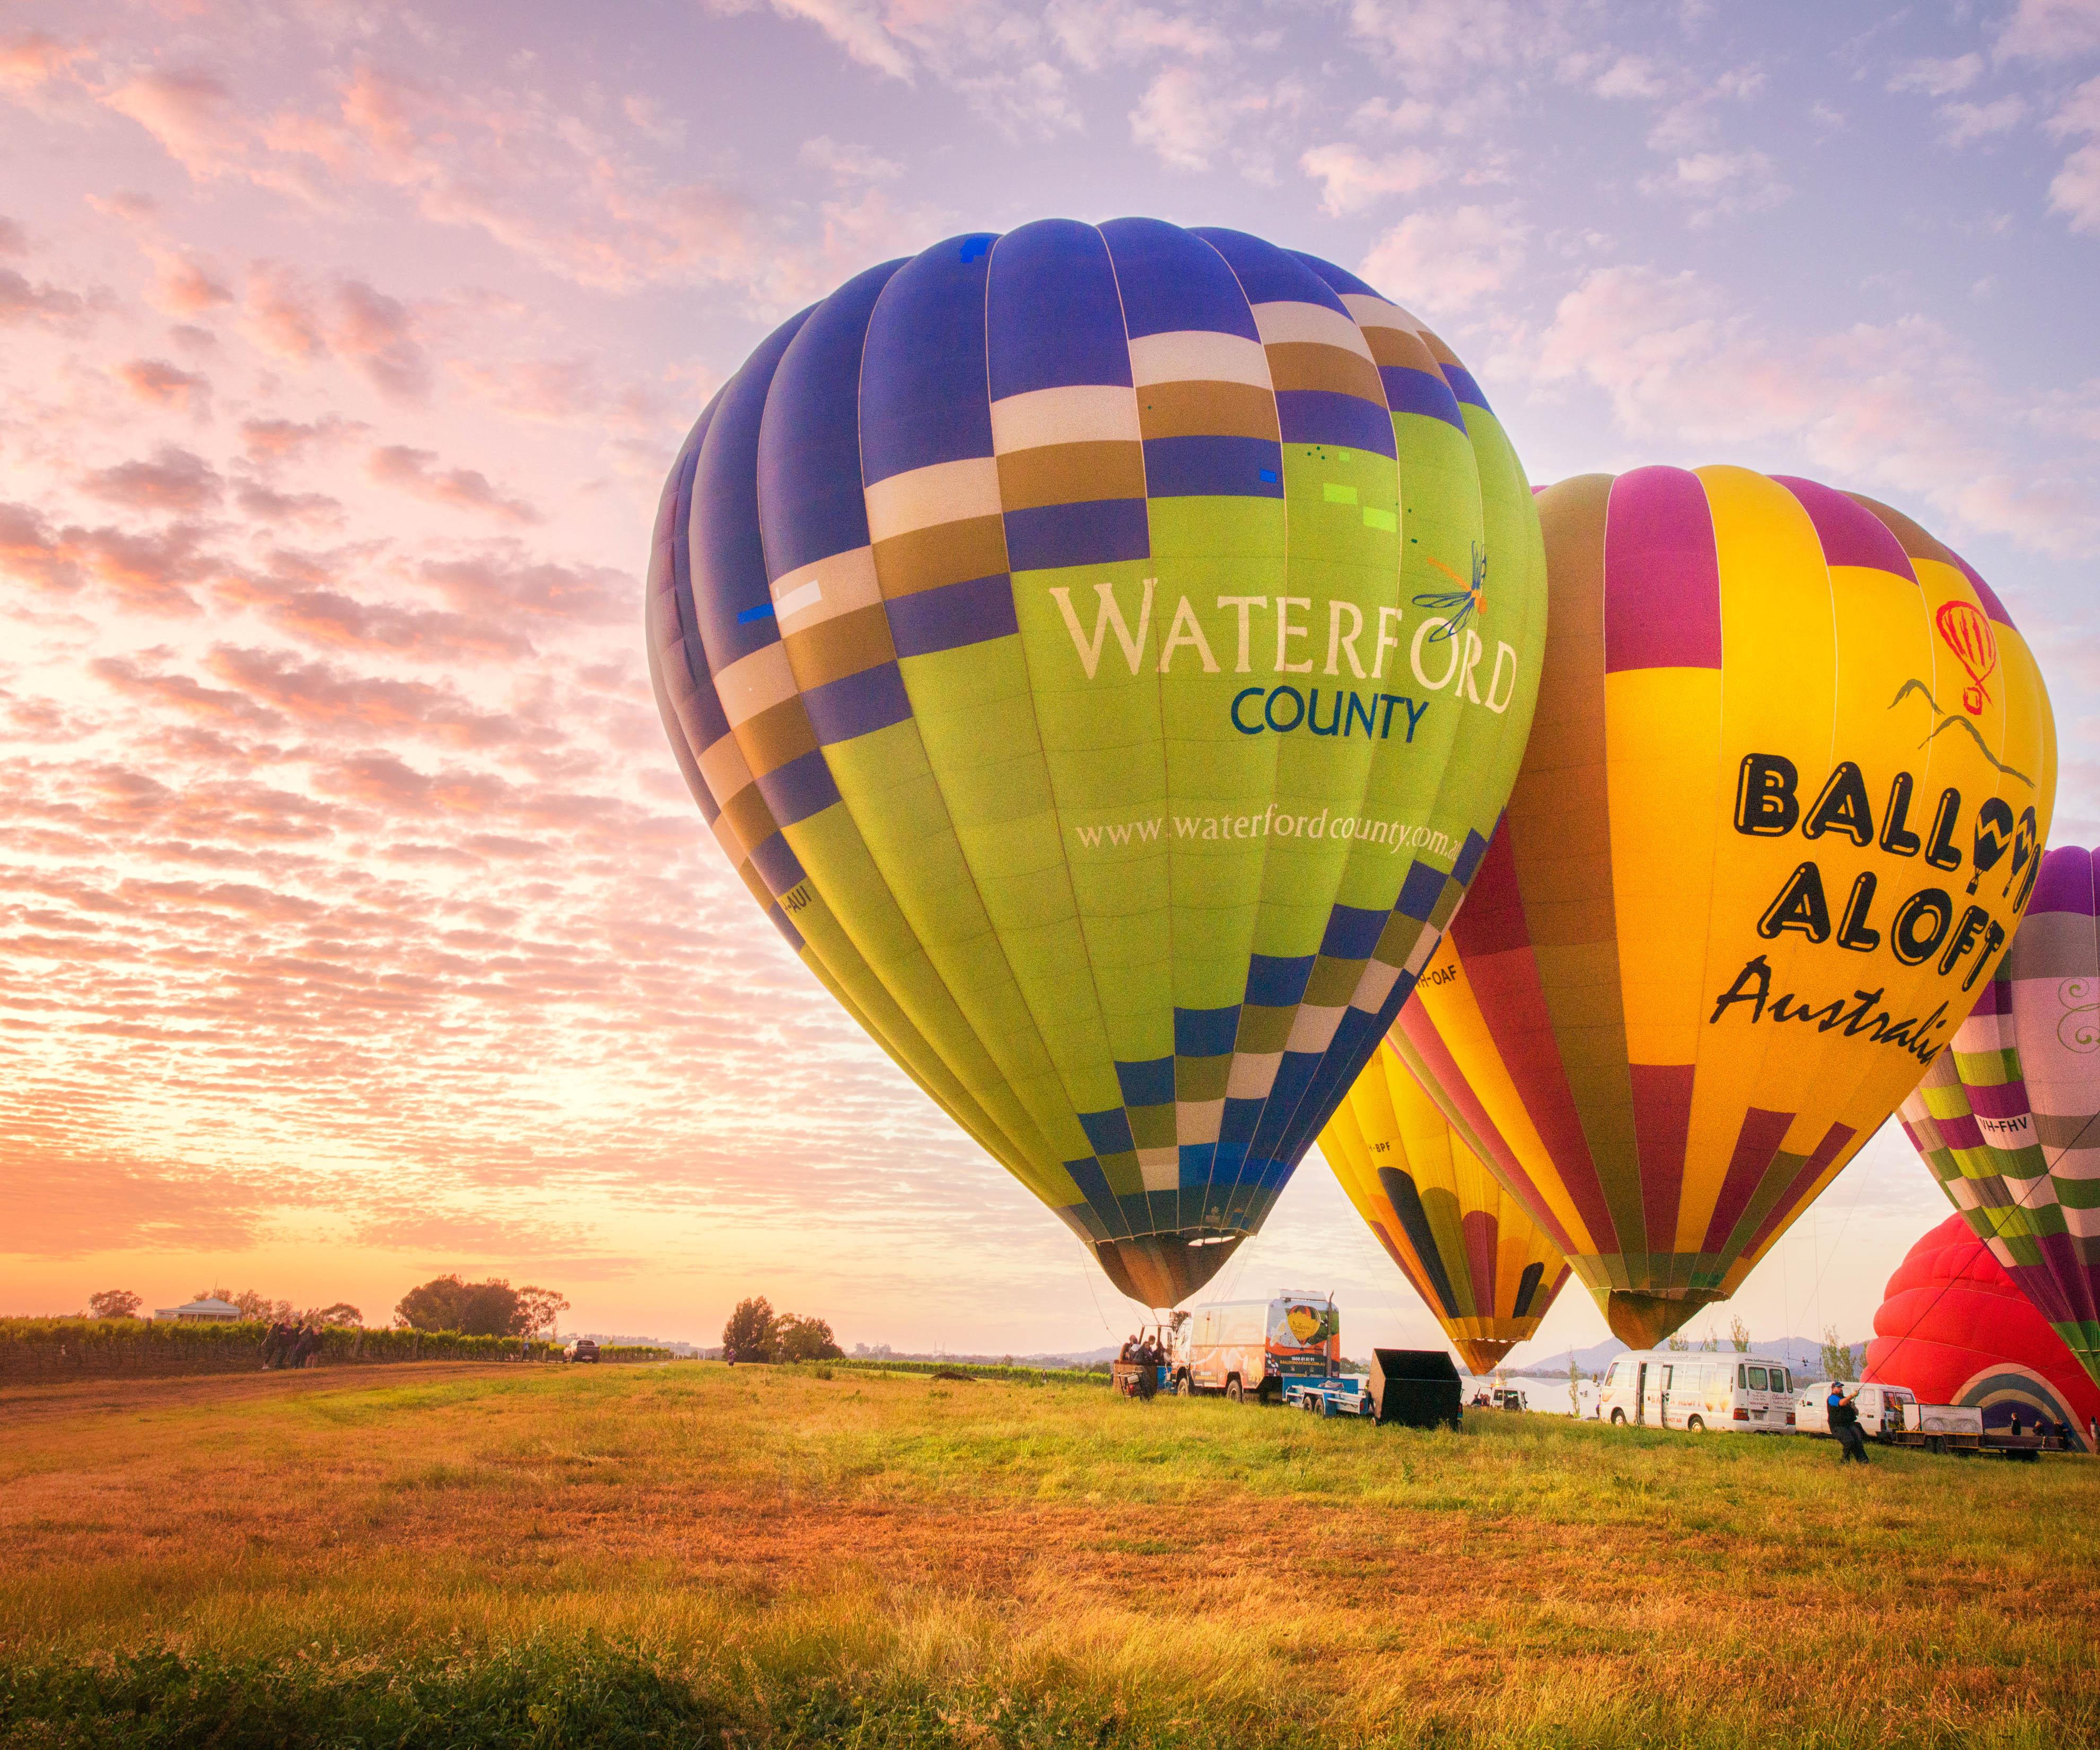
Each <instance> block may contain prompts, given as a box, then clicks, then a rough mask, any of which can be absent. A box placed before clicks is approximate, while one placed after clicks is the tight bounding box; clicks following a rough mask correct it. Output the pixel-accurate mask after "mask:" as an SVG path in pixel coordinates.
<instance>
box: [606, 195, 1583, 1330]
mask: <svg viewBox="0 0 2100 1750" xmlns="http://www.w3.org/2000/svg"><path fill="white" fill-rule="evenodd" d="M1545 615H1546V596H1545V583H1544V562H1543V556H1542V549H1541V545H1540V540H1539V532H1538V520H1537V515H1536V514H1535V512H1534V511H1533V507H1532V500H1531V494H1530V491H1529V488H1528V487H1527V485H1526V483H1525V481H1524V475H1523V472H1522V470H1521V469H1520V466H1519V465H1518V462H1517V460H1516V457H1515V454H1514V452H1512V451H1511V447H1510V444H1509V442H1508V440H1507V438H1506V437H1505V436H1504V435H1503V433H1502V428H1501V426H1500V425H1498V423H1497V421H1496V420H1495V417H1494V415H1493V413H1492V412H1489V408H1488V406H1487V403H1486V402H1485V399H1483V398H1482V396H1481V394H1480V389H1479V387H1478V386H1477V385H1476V383H1475V382H1474V381H1473V378H1472V377H1471V376H1470V375H1469V374H1468V373H1467V372H1466V370H1465V369H1464V368H1462V366H1461V365H1460V364H1458V360H1457V359H1455V358H1454V356H1453V355H1452V354H1451V352H1450V351H1449V349H1448V348H1446V347H1445V346H1444V345H1443V344H1442V342H1440V341H1439V340H1438V339H1437V338H1436V337H1435V336H1434V335H1433V334H1432V333H1429V332H1428V331H1427V329H1426V328H1423V325H1422V324H1420V323H1419V322H1418V321H1417V320H1415V319H1414V317H1412V316H1410V315H1408V314H1407V313H1406V312H1405V311H1403V310H1401V308H1400V307H1399V306H1396V305H1395V304H1392V303H1391V302H1387V300H1386V299H1385V298H1383V297H1381V296H1380V295H1379V294H1378V293H1375V292H1374V291H1373V290H1372V289H1370V287H1369V286H1367V285H1365V284H1364V283H1363V282H1362V281H1361V280H1358V279H1357V278H1356V277H1355V276H1352V275H1351V274H1348V273H1346V272H1344V271H1342V270H1341V269H1339V268H1338V267H1332V266H1330V265H1329V264H1328V263H1326V262H1321V261H1318V260H1316V259H1315V258H1312V257H1310V256H1308V255H1304V254H1299V253H1294V252H1292V251H1290V250H1286V249H1277V248H1276V247H1274V246H1273V245H1270V244H1268V243H1264V242H1263V241H1261V240H1259V239H1257V238H1255V237H1251V236H1245V235H1242V233H1239V232H1237V231H1219V230H1193V231H1191V230H1182V229H1180V228H1178V227H1175V226H1172V225H1168V224H1164V223H1160V222H1158V221H1157V220H1153V219H1142V218H1126V219H1117V220H1114V221H1111V222H1110V223H1106V224H1103V225H1101V226H1098V227H1096V226H1092V225H1084V224H1079V223H1074V222H1072V221H1070V220H1064V219H1049V220H1044V221H1042V222H1040V223H1035V224H1030V225H1026V226H1023V227H1021V228H1020V229H1019V230H1017V231H1010V232H1008V233H1007V234H1005V235H1004V236H986V235H977V236H961V237H955V238H951V239H949V240H947V241H946V242H944V243H941V244H937V245H935V246H934V247H933V248H931V249H927V250H926V251H925V252H924V253H922V254H920V255H918V256H916V257H914V258H912V259H911V260H909V261H898V262H885V264H883V265H882V266H881V267H874V268H871V269H869V270H868V271H867V272H865V273H863V274H862V275H860V276H858V277H857V278H855V279H854V280H849V282H848V283H847V284H845V285H844V286H842V287H840V289H838V290H837V291H836V292H835V293H832V296H831V297H829V298H826V299H825V300H823V302H821V303H819V304H817V305H815V306H813V307H812V308H810V309H809V310H806V311H803V312H802V313H801V315H797V316H795V317H794V318H792V320H789V321H787V323H785V324H783V325H782V326H781V327H780V328H779V329H778V330H776V331H775V332H774V333H773V334H772V335H771V336H770V337H769V338H768V339H767V340H766V341H765V343H764V344H763V345H761V346H760V347H759V348H758V349H757V350H756V351H755V352H754V353H753V354H752V355H751V357H750V359H748V360H747V361H746V362H745V364H744V365H743V368H742V369H741V370H740V371H739V372H738V373H737V374H736V376H735V377H734V378H733V379H731V381H730V382H729V383H728V384H727V385H726V386H725V387H724V388H723V389H722V390H721V393H720V394H718V395H717V396H716V397H715V399H713V401H712V403H709V405H708V408H707V409H706V410H705V411H704V412H703V413H702V414H701V415H700V417H699V421H698V422H697V423H696V424H695V426H694V427H693V430H692V432H691V434H690V436H689V437H688V438H687V439H686V443H685V446H684V447H683V448H682V450H681V451H680V452H679V455H678V458H677V462H676V463H675V464H674V465H673V468H672V470H671V474H670V478H669V480H668V483H666V485H665V488H664V498H663V504H662V507H661V509H660V514H659V517H658V520H657V527H656V534H655V550H654V553H653V554H652V559H651V570H650V577H649V584H648V609H647V626H648V642H649V655H650V663H651V673H652V676H653V677H654V680H655V687H656V694H657V699H658V703H659V704H660V707H661V710H662V712H663V717H664V726H665V728H666V730H667V731H668V734H669V736H670V738H671V743H672V747H673V752H675V754H676V756H677V760H678V763H679V766H680V768H681V769H682V771H683V773H684V774H685V777H686V782H687V784H688V785H689V786H690V788H691V790H692V792H693V795H694V796H695V799H696V800H698V801H699V805H700V808H701V809H702V811H703V813H705V815H706V816H707V817H708V820H709V821H710V822H711V823H712V826H713V828H714V831H715V834H716V836H717V839H718V840H720V842H721V845H722V848H723V849H724V850H725V852H726V853H727V854H728V856H729V857H730V861H731V862H733V863H734V864H735V866H736V867H737V870H738V871H739V874H741V875H742V876H743V879H744V881H745V883H746V884H747V885H748V887H749V888H750V889H751V892H752V897H754V898H755V899H756V900H757V901H758V903H759V904H760V906H762V907H763V908H764V909H765V912H766V914H767V915H768V916H770V918H771V919H772V920H773V923H774V927H775V928H778V929H779V931H780V932H781V933H782V935H783V937H786V939H787V941H788V943H789V944H790V945H791V946H792V947H793V948H794V950H795V951H796V954H798V955H800V957H801V959H802V960H803V962H804V963H805V964H806V965H807V966H808V967H809V968H810V971H811V972H814V974H815V975H816V976H817V977H818V979H819V980H820V981H822V982H823V984H824V985H825V986H826V988H827V989H828V990H830V991H831V993H832V994H833V995H834V996H835V997H836V998H837V999H838V1000H839V1002H840V1003H842V1004H843V1005H844V1006H845V1008H846V1009H847V1011H848V1012H849V1013H850V1014H851V1015H852V1016H854V1019H855V1020H857V1021H858V1022H859V1023H860V1025H862V1027H864V1028H865V1029H867V1031H868V1033H869V1034H871V1036H872V1037H873V1038H875V1039H876V1041H877V1042H878V1043H880V1045H881V1046H882V1047H883V1048H884V1049H885V1051H888V1052H889V1055H890V1056H891V1057H892V1058H893V1059H894V1060H896V1062H897V1063H898V1065H899V1066H900V1067H901V1068H902V1069H904V1070H905V1072H906V1073H907V1074H909V1075H910V1076H911V1078H913V1079H914V1080H915V1082H918V1084H919V1085H920V1087H922V1088H924V1090H925V1091H927V1093H929V1095H932V1096H933V1099H934V1100H937V1101H938V1102H939V1104H941V1105H942V1108H943V1109H945V1110H946V1111H947V1112H948V1113H950V1115H951V1116H952V1117H954V1118H955V1122H957V1123H958V1124H960V1125H961V1126H962V1127H963V1128H964V1130H965V1131H968V1134H969V1135H971V1136H972V1137H973V1138H974V1139H976V1140H977V1142H978V1143H979V1144H982V1146H983V1148H985V1149H986V1151H987V1152H988V1153H990V1154H991V1155H993V1156H994V1157H996V1158H997V1159H998V1160H999V1161H1000V1162H1002V1163H1003V1164H1004V1166H1006V1167H1007V1168H1008V1170H1010V1171H1012V1173H1013V1174H1014V1175H1016V1176H1017V1177H1018V1178H1019V1179H1021V1181H1022V1183H1024V1184H1026V1185H1027V1186H1028V1188H1030V1190H1032V1191H1033V1192H1035V1194H1036V1195H1037V1196H1038V1197H1040V1198H1041V1199H1042V1200H1043V1201H1044V1202H1045V1203H1046V1204H1048V1205H1049V1206H1050V1207H1051V1208H1052V1210H1055V1211H1056V1212H1057V1214H1058V1215H1059V1216H1060V1217H1061V1218H1062V1219H1063V1220H1064V1221H1065V1223H1066V1225H1068V1226H1069V1227H1070V1228H1071V1229H1072V1230H1073V1232H1074V1233H1076V1234H1078V1235H1079V1236H1080V1238H1081V1239H1082V1240H1083V1241H1085V1243H1086V1244H1087V1245H1088V1246H1089V1247H1090V1248H1092V1250H1093V1251H1094V1253H1095V1254H1096V1257H1097V1258H1098V1259H1100V1261H1101V1265H1102V1267H1103V1268H1104V1269H1105V1270H1106V1271H1107V1272H1108V1274H1109V1276H1110V1278H1111V1279H1112V1280H1113V1281H1114V1283H1115V1285H1117V1287H1118V1288H1119V1289H1122V1290H1123V1292H1124V1293H1125V1294H1129V1295H1131V1296H1132V1297H1133V1298H1136V1299H1137V1300H1140V1301H1142V1302H1145V1303H1148V1304H1150V1305H1153V1306H1167V1305H1171V1304H1172V1303H1176V1302H1177V1301H1179V1300H1180V1299H1182V1298H1184V1297H1185V1296H1186V1295H1188V1294H1190V1293H1192V1292H1193V1290H1194V1289H1197V1288H1198V1287H1200V1286H1201V1285H1202V1284H1203V1283H1204V1282H1205V1281H1207V1280H1208V1279H1209V1278H1210V1277H1211V1276H1212V1275H1213V1274H1214V1273H1215V1272H1216V1270H1217V1268H1218V1267H1219V1266H1220V1264H1222V1263H1224V1260H1225V1259H1226V1258H1228V1257H1229V1256H1230V1255H1231V1254H1232V1252H1233V1250H1234V1248H1235V1247H1236V1246H1237V1244H1238V1243H1239V1242H1240V1241H1242V1240H1244V1239H1245V1238H1246V1236H1249V1235H1250V1234H1252V1233H1254V1232H1256V1231H1257V1230H1258V1229H1259V1228H1260V1226H1261V1223H1262V1220H1263V1219H1264V1216H1265V1215H1266V1214H1267V1213H1268V1210H1269V1208H1270V1206H1272V1205H1273V1203H1274V1201H1275V1200H1276V1197H1277V1194H1278V1193H1279V1192H1281V1191H1282V1188H1283V1185H1284V1183H1285V1181H1286V1179H1288V1178H1289V1177H1290V1172H1291V1170H1292V1168H1293V1167H1294V1166H1295V1164H1296V1163H1297V1162H1298V1161H1299V1158H1300V1157H1301V1156H1303V1155H1304V1153H1305V1151H1306V1149H1307V1148H1308V1146H1309V1145H1310V1144H1312V1140H1313V1139H1314V1138H1315V1137H1316V1136H1317V1135H1318V1134H1319V1131H1320V1129H1321V1126H1322V1125H1323V1124H1324V1123H1325V1122H1326V1120H1327V1118H1328V1117H1329V1115H1330V1113H1332V1112H1333V1110H1334V1109H1335V1104H1336V1103H1337V1102H1338V1101H1339V1100H1340V1099H1341V1098H1342V1095H1343V1092H1344V1091H1345V1090H1346V1089H1347V1088H1348V1086H1349V1084H1350V1082H1352V1080H1353V1078H1355V1076H1356V1075H1357V1072H1358V1071H1359V1070H1360V1069H1361V1068H1362V1067H1363V1065H1364V1063H1365V1060H1366V1059H1367V1058H1368V1057H1369V1056H1370V1052H1371V1051H1372V1049H1373V1048H1374V1047H1375V1045H1376V1044H1377V1043H1378V1041H1379V1038H1381V1037H1382V1036H1383V1034H1384V1032H1385V1030H1386V1029H1387V1026H1388V1025H1390V1023H1391V1022H1392V1018H1393V1016H1394V1015H1395V1013H1396V1011H1397V1010H1398V1008H1399V1007H1400V1005H1401V1003H1403V1002H1405V1000H1406V998H1407V995H1408V993H1409V992H1410V990H1412V989H1413V987H1414V978H1415V976H1416V975H1417V973H1418V972H1419V971H1420V969H1421V968H1422V966H1423V963H1424V961H1426V960H1427V958H1428V955H1429V954H1430V951H1431V950H1432V949H1433V948H1434V947H1435V946H1436V941H1437V940H1438V938H1439V937H1440V934H1441V932H1442V931H1443V928H1444V926H1445V923H1447V922H1448V920H1449V918H1450V915H1451V913H1452V911H1453V910H1454V907H1456V906H1457V905H1458V901H1459V899H1460V897H1461V896H1462V894H1463V893H1464V891H1465V888H1466V884H1467V881H1468V880H1469V879H1471V875H1472V874H1473V871H1474V870H1475V868H1476V866H1477V865H1478V863H1479V862H1480V856H1481V853H1482V850H1483V848H1484V846H1485V843H1486V841H1487V838H1488V836H1489V834H1490V833H1491V832H1492V831H1493V827H1494V824H1495V822H1496V819H1497V818H1498V815H1499V813H1500V812H1501V809H1502V804H1503V803H1504V801H1505V800H1506V799H1507V796H1508V795H1509V791H1510V786H1511V781H1512V779H1513V777H1514V774H1515V770H1516V768H1517V765H1518V761H1519V759H1520V756H1521V754H1522V752H1523V749H1524V740H1525V737H1526V734H1527V733H1528V731H1529V727H1530V722H1531V715H1532V707H1533V700H1534V698H1535V695H1536V693H1537V681H1538V659H1539V655H1540V652H1541V650H1542V648H1543V643H1544V633H1545Z"/></svg>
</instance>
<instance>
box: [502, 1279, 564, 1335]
mask: <svg viewBox="0 0 2100 1750" xmlns="http://www.w3.org/2000/svg"><path fill="white" fill-rule="evenodd" d="M568 1310H569V1302H568V1297H567V1295H565V1294H558V1293H556V1292H555V1290H554V1289H551V1288H534V1287H533V1286H532V1285H531V1284H530V1283H527V1285H525V1286H524V1287H523V1288H521V1289H518V1323H517V1326H516V1328H515V1329H513V1330H512V1332H511V1333H510V1334H511V1335H512V1336H514V1337H536V1336H538V1335H539V1334H540V1333H541V1332H543V1331H544V1332H545V1333H546V1334H547V1335H548V1336H549V1337H552V1336H553V1335H554V1321H555V1320H557V1319H558V1318H560V1317H561V1316H562V1314H563V1313H565V1312H567V1311H568Z"/></svg>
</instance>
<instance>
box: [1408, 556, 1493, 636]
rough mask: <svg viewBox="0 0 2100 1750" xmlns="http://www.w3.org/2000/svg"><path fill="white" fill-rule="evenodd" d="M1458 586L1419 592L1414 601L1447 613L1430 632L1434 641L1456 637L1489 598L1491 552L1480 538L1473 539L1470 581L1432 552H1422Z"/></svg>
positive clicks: (1442, 613)
mask: <svg viewBox="0 0 2100 1750" xmlns="http://www.w3.org/2000/svg"><path fill="white" fill-rule="evenodd" d="M1422 557H1423V558H1425V559H1427V561H1428V562H1430V563H1431V564H1432V565H1433V566H1436V569H1437V570H1438V571H1441V572H1442V573H1443V574H1444V575H1445V576H1446V577H1448V578H1449V579H1450V580H1451V581H1452V582H1453V583H1454V584H1457V585H1458V588H1456V589H1455V590H1451V591H1448V592H1445V593H1434V592H1432V593H1430V594H1427V595H1420V596H1417V597H1415V598H1414V605H1415V606H1417V607H1421V608H1427V609H1428V610H1429V611H1430V612H1432V614H1441V615H1444V616H1445V619H1444V624H1442V625H1440V626H1439V627H1438V628H1436V630H1435V631H1434V632H1432V633H1430V634H1429V641H1430V642H1431V643H1432V644H1441V643H1443V642H1444V641H1445V639H1447V638H1455V637H1457V636H1458V630H1459V628H1461V627H1462V626H1463V625H1464V624H1466V622H1467V620H1469V619H1471V618H1472V617H1473V611H1474V610H1475V609H1476V608H1477V607H1479V606H1480V604H1481V603H1482V602H1485V600H1486V599H1487V594H1488V555H1487V550H1486V549H1485V548H1483V547H1482V546H1481V545H1480V543H1479V542H1478V541H1475V542H1474V543H1473V580H1472V581H1471V583H1470V584H1469V583H1467V581H1466V580H1465V579H1464V578H1462V577H1461V576H1459V575H1458V573H1457V572H1456V571H1453V570H1452V569H1451V567H1450V566H1448V565H1446V564H1445V562H1443V561H1442V560H1441V559H1440V558H1437V557H1436V554H1434V553H1424V554H1423V556H1422Z"/></svg>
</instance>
